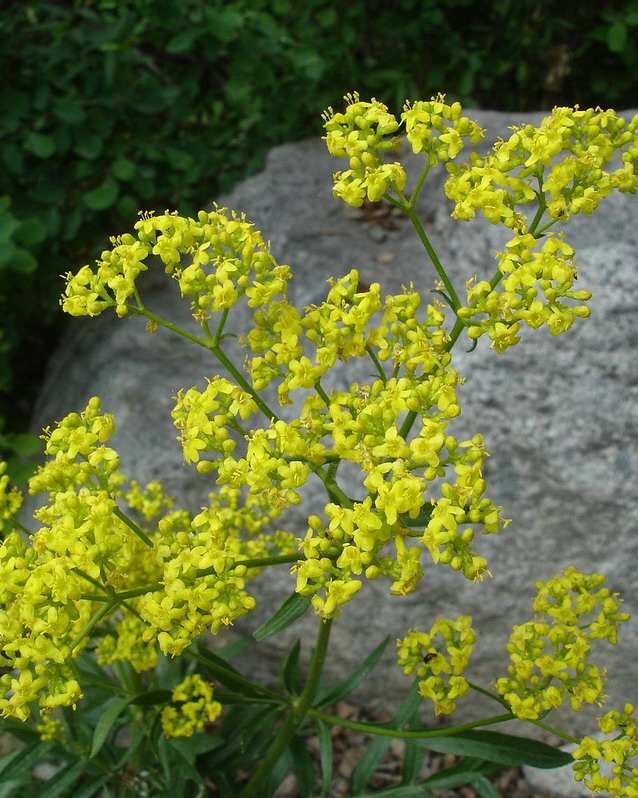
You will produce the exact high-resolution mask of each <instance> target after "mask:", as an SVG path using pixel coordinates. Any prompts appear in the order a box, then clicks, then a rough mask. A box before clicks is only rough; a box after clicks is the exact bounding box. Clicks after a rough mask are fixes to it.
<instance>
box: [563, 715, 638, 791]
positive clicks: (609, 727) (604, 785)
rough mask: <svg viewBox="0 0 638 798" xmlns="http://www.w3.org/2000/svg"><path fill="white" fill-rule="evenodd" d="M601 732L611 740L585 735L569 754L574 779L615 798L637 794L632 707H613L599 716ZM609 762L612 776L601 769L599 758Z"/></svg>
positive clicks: (637, 744)
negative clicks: (620, 710)
mask: <svg viewBox="0 0 638 798" xmlns="http://www.w3.org/2000/svg"><path fill="white" fill-rule="evenodd" d="M598 725H599V727H600V730H601V732H602V733H603V734H606V735H608V736H611V738H612V739H607V740H597V739H596V738H594V737H584V738H583V739H582V740H581V743H580V745H579V746H578V748H576V750H575V751H574V752H573V753H572V756H573V757H574V759H575V760H576V762H574V764H573V766H572V767H573V769H574V778H575V779H576V781H577V782H581V781H582V782H584V784H585V786H586V787H588V789H590V790H591V791H592V792H595V793H600V792H605V793H608V794H609V795H613V796H617V798H637V796H638V724H637V723H636V719H635V717H634V707H633V706H632V705H631V704H625V706H624V707H623V711H622V712H619V711H617V710H612V711H611V712H607V713H606V714H605V715H604V716H603V717H602V718H599V720H598ZM601 760H602V761H603V762H606V763H607V764H608V765H611V773H612V775H611V776H607V775H603V774H602V773H601V772H600V761H601Z"/></svg>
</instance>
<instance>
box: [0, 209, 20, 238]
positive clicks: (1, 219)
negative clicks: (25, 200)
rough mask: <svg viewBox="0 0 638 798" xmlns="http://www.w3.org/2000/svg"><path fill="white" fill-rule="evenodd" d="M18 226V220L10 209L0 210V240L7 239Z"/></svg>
mask: <svg viewBox="0 0 638 798" xmlns="http://www.w3.org/2000/svg"><path fill="white" fill-rule="evenodd" d="M19 226H20V222H19V221H18V220H17V219H16V218H15V216H14V215H13V214H12V213H11V212H10V211H8V210H5V211H0V242H2V243H4V242H5V241H8V240H9V239H10V238H11V237H12V236H13V233H14V231H15V230H16V228H17V227H19Z"/></svg>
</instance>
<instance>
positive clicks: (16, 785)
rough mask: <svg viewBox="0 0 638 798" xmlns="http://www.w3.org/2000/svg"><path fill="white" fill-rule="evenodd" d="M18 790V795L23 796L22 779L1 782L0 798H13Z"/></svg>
mask: <svg viewBox="0 0 638 798" xmlns="http://www.w3.org/2000/svg"><path fill="white" fill-rule="evenodd" d="M18 789H19V790H20V794H21V795H22V796H24V794H25V793H24V779H10V780H9V781H3V782H2V784H0V798H13V797H14V796H15V795H16V790H18Z"/></svg>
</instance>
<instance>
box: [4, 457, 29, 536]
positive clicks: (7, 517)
mask: <svg viewBox="0 0 638 798" xmlns="http://www.w3.org/2000/svg"><path fill="white" fill-rule="evenodd" d="M6 470H7V464H6V463H3V462H0V538H2V537H4V536H5V534H7V532H9V531H10V530H11V527H12V525H11V519H12V518H13V517H14V516H15V514H16V513H17V512H18V510H19V509H20V507H22V498H23V497H22V494H21V493H20V491H19V490H18V489H17V488H15V487H11V486H10V485H9V475H8V474H6V473H5V472H6Z"/></svg>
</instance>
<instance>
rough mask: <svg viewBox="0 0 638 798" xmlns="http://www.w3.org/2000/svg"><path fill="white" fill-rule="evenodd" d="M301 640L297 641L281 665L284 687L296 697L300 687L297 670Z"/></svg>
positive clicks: (299, 677)
mask: <svg viewBox="0 0 638 798" xmlns="http://www.w3.org/2000/svg"><path fill="white" fill-rule="evenodd" d="M300 652H301V640H299V639H297V640H296V641H295V644H294V646H293V647H292V648H291V649H290V653H289V654H288V656H287V657H286V658H285V659H284V660H283V662H282V663H281V668H282V676H283V681H284V687H285V688H286V690H288V692H289V693H292V694H293V695H296V694H297V693H298V692H299V689H300V686H301V669H300V668H299V654H300Z"/></svg>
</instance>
